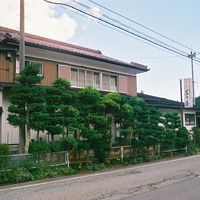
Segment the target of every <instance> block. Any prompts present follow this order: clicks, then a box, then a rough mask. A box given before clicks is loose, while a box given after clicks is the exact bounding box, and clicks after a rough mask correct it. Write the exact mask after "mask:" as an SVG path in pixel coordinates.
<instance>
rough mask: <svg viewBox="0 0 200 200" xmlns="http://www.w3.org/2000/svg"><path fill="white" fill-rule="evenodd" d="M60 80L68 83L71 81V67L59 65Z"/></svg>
mask: <svg viewBox="0 0 200 200" xmlns="http://www.w3.org/2000/svg"><path fill="white" fill-rule="evenodd" d="M58 78H63V79H66V80H68V81H71V67H70V66H68V65H59V66H58Z"/></svg>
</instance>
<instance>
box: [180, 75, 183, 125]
mask: <svg viewBox="0 0 200 200" xmlns="http://www.w3.org/2000/svg"><path fill="white" fill-rule="evenodd" d="M180 97H181V106H180V111H181V123H182V125H183V89H182V80H181V79H180Z"/></svg>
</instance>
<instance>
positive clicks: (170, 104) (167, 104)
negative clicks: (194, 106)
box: [137, 93, 181, 109]
mask: <svg viewBox="0 0 200 200" xmlns="http://www.w3.org/2000/svg"><path fill="white" fill-rule="evenodd" d="M137 96H138V97H140V98H142V99H144V100H145V101H146V103H148V104H150V105H153V106H155V107H159V108H160V107H162V108H178V109H180V107H181V102H179V101H174V100H170V99H166V98H162V97H156V96H152V95H147V94H143V93H138V94H137Z"/></svg>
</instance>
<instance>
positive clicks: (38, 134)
mask: <svg viewBox="0 0 200 200" xmlns="http://www.w3.org/2000/svg"><path fill="white" fill-rule="evenodd" d="M39 137H40V131H37V140H39Z"/></svg>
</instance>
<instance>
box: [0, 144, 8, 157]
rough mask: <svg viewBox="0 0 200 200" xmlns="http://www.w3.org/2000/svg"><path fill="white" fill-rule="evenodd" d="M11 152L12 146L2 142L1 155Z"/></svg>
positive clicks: (0, 146)
mask: <svg viewBox="0 0 200 200" xmlns="http://www.w3.org/2000/svg"><path fill="white" fill-rule="evenodd" d="M9 154H10V146H9V145H8V144H0V156H5V155H9Z"/></svg>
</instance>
